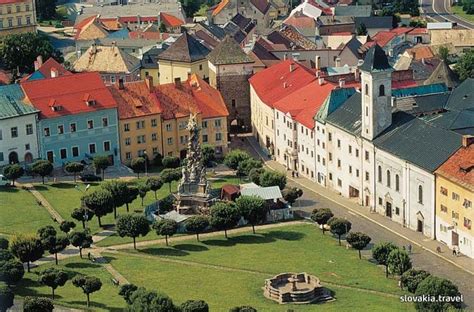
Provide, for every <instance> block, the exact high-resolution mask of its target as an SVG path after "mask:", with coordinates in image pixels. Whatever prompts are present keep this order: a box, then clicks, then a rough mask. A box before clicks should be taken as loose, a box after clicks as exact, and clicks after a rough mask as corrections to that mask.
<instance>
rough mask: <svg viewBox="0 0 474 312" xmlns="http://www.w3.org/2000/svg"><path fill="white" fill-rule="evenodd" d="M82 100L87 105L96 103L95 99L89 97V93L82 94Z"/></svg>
mask: <svg viewBox="0 0 474 312" xmlns="http://www.w3.org/2000/svg"><path fill="white" fill-rule="evenodd" d="M84 101H85V102H86V105H87V106H94V105H95V104H96V103H95V100H94V99H92V98H91V96H90V95H89V93H86V94H84Z"/></svg>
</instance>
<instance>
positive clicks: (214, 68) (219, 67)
mask: <svg viewBox="0 0 474 312" xmlns="http://www.w3.org/2000/svg"><path fill="white" fill-rule="evenodd" d="M207 59H208V61H209V84H210V85H211V86H212V87H214V88H216V89H217V90H219V91H220V93H221V95H222V97H223V98H224V102H225V104H226V106H227V110H228V111H229V116H228V119H227V120H228V123H229V124H228V129H231V130H233V131H232V132H243V131H245V132H248V131H249V130H250V129H251V120H250V85H249V82H248V79H249V78H250V77H251V76H252V74H253V64H254V61H253V60H252V58H250V57H249V56H248V55H247V54H245V53H244V51H243V50H242V48H241V47H240V46H239V45H238V44H237V42H235V40H234V39H233V38H231V37H230V36H226V37H225V38H224V39H223V40H222V41H221V42H220V43H219V45H218V46H217V47H216V48H215V49H214V50H212V51H211V53H209V54H208V56H207Z"/></svg>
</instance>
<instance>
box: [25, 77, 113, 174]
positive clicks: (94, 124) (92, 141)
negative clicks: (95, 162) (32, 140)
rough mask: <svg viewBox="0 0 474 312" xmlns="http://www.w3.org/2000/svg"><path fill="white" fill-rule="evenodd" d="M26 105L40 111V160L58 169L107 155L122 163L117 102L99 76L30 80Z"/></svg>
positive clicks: (27, 87) (26, 92)
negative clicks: (75, 162)
mask: <svg viewBox="0 0 474 312" xmlns="http://www.w3.org/2000/svg"><path fill="white" fill-rule="evenodd" d="M21 88H22V89H23V92H24V93H25V99H24V102H25V103H26V104H29V105H31V106H32V107H34V108H35V109H37V110H39V111H40V113H39V122H38V144H39V157H40V158H43V159H47V160H49V161H50V162H51V163H52V164H53V165H54V166H55V167H58V166H64V165H65V164H66V163H68V162H70V161H86V162H90V160H91V159H92V158H93V157H94V156H96V155H106V156H108V157H109V160H110V163H112V164H117V163H119V162H120V149H119V140H118V116H117V103H116V101H115V100H114V98H113V97H112V94H111V93H110V91H109V90H108V89H107V87H106V86H105V84H104V82H103V80H102V77H101V75H100V74H99V73H96V72H92V73H80V74H74V75H65V76H59V77H55V78H46V79H39V80H32V81H26V82H23V83H22V84H21Z"/></svg>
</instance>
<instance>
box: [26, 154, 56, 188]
mask: <svg viewBox="0 0 474 312" xmlns="http://www.w3.org/2000/svg"><path fill="white" fill-rule="evenodd" d="M53 169H54V167H53V164H51V163H50V162H49V161H47V160H37V161H35V162H34V163H33V165H32V166H31V171H32V172H33V173H34V174H37V175H39V176H40V177H41V179H42V181H43V184H44V177H46V176H48V175H50V174H51V173H52V172H53Z"/></svg>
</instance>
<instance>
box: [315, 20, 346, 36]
mask: <svg viewBox="0 0 474 312" xmlns="http://www.w3.org/2000/svg"><path fill="white" fill-rule="evenodd" d="M317 24H318V27H317V29H316V34H317V35H319V36H329V35H333V34H338V33H350V34H352V33H354V31H355V28H354V27H355V22H354V17H353V16H320V17H318V19H317Z"/></svg>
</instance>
